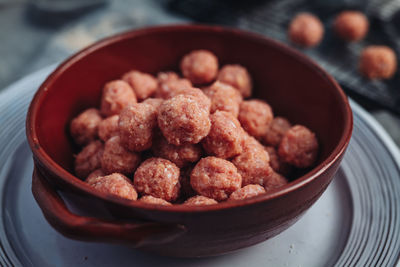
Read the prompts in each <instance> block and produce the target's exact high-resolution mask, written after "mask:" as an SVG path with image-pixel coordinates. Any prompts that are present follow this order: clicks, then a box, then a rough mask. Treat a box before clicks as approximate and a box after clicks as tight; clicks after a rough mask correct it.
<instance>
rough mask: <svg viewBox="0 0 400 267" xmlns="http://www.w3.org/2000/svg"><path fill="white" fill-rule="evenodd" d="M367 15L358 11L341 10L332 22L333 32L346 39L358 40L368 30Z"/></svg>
mask: <svg viewBox="0 0 400 267" xmlns="http://www.w3.org/2000/svg"><path fill="white" fill-rule="evenodd" d="M368 28H369V23H368V19H367V17H366V16H365V15H364V14H363V13H361V12H359V11H343V12H341V13H340V14H339V15H337V16H336V18H335V22H334V23H333V29H334V31H335V33H336V34H337V35H338V36H339V37H340V38H342V39H344V40H346V41H351V42H354V41H359V40H361V39H363V38H364V37H365V35H366V34H367V32H368Z"/></svg>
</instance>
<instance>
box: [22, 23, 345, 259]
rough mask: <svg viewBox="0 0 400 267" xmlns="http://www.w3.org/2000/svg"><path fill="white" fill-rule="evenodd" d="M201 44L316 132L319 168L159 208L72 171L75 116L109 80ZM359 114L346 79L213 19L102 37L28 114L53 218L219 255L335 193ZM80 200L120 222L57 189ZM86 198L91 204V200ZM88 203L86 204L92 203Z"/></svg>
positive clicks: (136, 242)
mask: <svg viewBox="0 0 400 267" xmlns="http://www.w3.org/2000/svg"><path fill="white" fill-rule="evenodd" d="M194 49H208V50H211V51H212V52H214V53H215V54H216V55H217V56H218V59H219V61H220V65H221V66H222V65H224V64H227V63H239V64H242V65H243V66H245V67H246V68H248V70H249V72H250V73H251V75H252V77H253V80H254V88H255V91H254V96H255V97H258V98H262V99H265V100H266V101H267V102H268V103H270V104H271V105H272V107H273V109H274V113H275V114H278V115H281V116H285V117H288V118H289V119H290V120H291V121H292V122H294V123H299V124H304V125H306V126H308V127H309V128H311V129H312V130H313V131H315V132H316V134H317V136H318V139H319V142H320V154H319V159H318V162H317V165H316V167H315V168H313V169H312V170H310V171H309V172H307V173H306V174H304V175H303V176H301V177H299V178H298V179H296V180H294V181H292V182H290V183H289V184H288V185H286V186H284V187H282V188H280V189H279V190H276V191H274V192H271V193H270V194H266V195H262V196H258V197H256V198H252V199H247V200H244V201H235V202H227V203H221V204H218V205H212V206H201V207H189V206H183V205H174V206H155V205H151V204H145V203H141V202H135V201H129V200H125V199H120V198H117V197H114V196H112V195H108V194H104V193H101V192H97V191H94V190H93V189H92V188H91V187H89V186H88V185H86V184H85V183H84V182H83V181H81V180H79V179H78V178H76V177H75V176H74V175H73V174H72V169H73V159H74V157H73V144H72V141H71V138H70V136H69V135H68V124H69V122H70V120H71V119H72V118H73V117H74V116H76V115H77V114H78V113H79V112H81V111H82V110H84V109H86V108H89V107H95V106H98V104H99V100H100V95H101V89H102V86H103V85H104V83H106V82H107V81H110V80H113V79H117V78H119V77H121V75H122V74H123V73H125V72H126V71H128V70H131V69H138V70H141V71H144V72H149V73H153V74H155V73H157V72H158V71H162V70H170V69H175V70H178V64H179V61H180V59H181V57H182V56H183V55H184V54H186V53H188V52H189V51H192V50H194ZM351 132H352V113H351V110H350V107H349V104H348V101H347V98H346V96H345V94H344V93H343V91H342V90H341V88H340V87H339V85H338V84H337V83H336V81H335V80H334V79H333V78H332V77H331V76H329V75H328V74H327V73H326V72H325V71H324V70H322V69H321V68H320V67H318V66H317V65H316V64H315V63H313V62H312V61H310V60H309V59H308V58H307V57H305V56H303V55H302V54H300V53H298V52H296V51H294V50H293V49H291V48H289V47H287V46H285V45H282V44H280V43H278V42H276V41H273V40H270V39H268V38H266V37H263V36H260V35H256V34H252V33H248V32H244V31H240V30H235V29H227V28H221V27H213V26H195V25H179V26H162V27H153V28H146V29H140V30H135V31H131V32H127V33H123V34H120V35H117V36H114V37H111V38H108V39H105V40H102V41H100V42H98V43H96V44H94V45H92V46H90V47H88V48H86V49H85V50H83V51H81V52H79V53H78V54H76V55H74V56H72V57H71V58H69V59H68V60H67V61H65V62H64V63H63V64H61V65H60V66H59V67H58V68H57V69H56V70H55V71H54V72H53V73H52V74H51V75H50V76H49V77H48V78H47V80H46V81H45V82H44V83H43V84H42V86H41V87H40V88H39V90H38V92H37V93H36V95H35V97H34V99H33V100H32V103H31V106H30V108H29V113H28V116H27V137H28V141H29V144H30V147H31V149H32V151H33V158H34V162H35V171H34V175H33V183H32V191H33V194H34V196H35V199H36V200H37V202H38V204H39V206H40V207H41V209H42V211H43V213H44V215H45V217H46V219H47V220H48V221H49V223H50V224H51V225H52V226H53V227H54V228H55V229H56V230H58V231H59V232H61V233H62V234H64V235H66V236H68V237H71V238H74V239H80V240H87V241H100V242H114V243H124V244H128V245H131V246H134V247H137V248H141V249H144V250H149V251H154V252H157V253H159V254H164V255H170V256H178V257H195V256H208V255H218V254H222V253H226V252H229V251H233V250H237V249H240V248H244V247H248V246H251V245H253V244H257V243H259V242H262V241H264V240H267V239H268V238H271V237H273V236H275V235H277V234H278V233H280V232H282V231H283V230H285V229H287V228H288V227H289V226H290V225H292V224H293V223H294V222H295V221H296V220H297V219H298V218H299V217H300V216H301V215H302V214H303V213H304V212H305V211H306V210H307V209H308V208H309V207H310V206H311V205H312V204H313V203H314V202H315V201H316V200H317V199H318V198H319V197H320V196H321V194H322V193H323V192H324V191H325V189H326V188H327V186H328V185H329V183H330V181H331V179H332V178H333V175H334V174H335V172H336V170H337V168H338V167H339V164H340V162H341V160H342V158H343V155H344V152H345V150H346V148H347V146H348V143H349V140H350V137H351ZM56 190H60V191H62V192H64V193H67V195H68V200H70V201H72V202H73V201H74V200H77V199H78V200H80V203H86V204H87V205H89V203H90V205H89V206H90V208H89V209H90V210H91V211H100V210H107V211H109V212H110V213H111V214H112V215H113V217H112V219H111V220H110V219H109V220H104V219H98V218H95V217H85V216H79V215H76V214H73V213H71V212H70V211H69V210H68V209H67V208H66V206H65V204H64V203H63V202H62V200H61V198H60V197H59V196H58V195H57V191H56ZM83 206H85V205H81V207H83ZM82 209H83V208H82Z"/></svg>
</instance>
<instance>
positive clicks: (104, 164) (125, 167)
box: [101, 136, 140, 175]
mask: <svg viewBox="0 0 400 267" xmlns="http://www.w3.org/2000/svg"><path fill="white" fill-rule="evenodd" d="M139 163H140V155H139V154H137V153H134V152H131V151H129V150H127V149H125V147H124V146H123V145H122V143H121V138H120V137H119V136H114V137H111V138H110V139H108V140H107V142H106V143H105V145H104V152H103V156H102V158H101V168H102V170H103V172H104V173H105V174H110V173H114V172H119V173H122V174H126V175H127V174H131V173H133V172H134V171H135V170H136V168H137V166H138V165H139Z"/></svg>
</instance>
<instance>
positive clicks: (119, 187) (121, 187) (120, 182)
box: [87, 173, 138, 200]
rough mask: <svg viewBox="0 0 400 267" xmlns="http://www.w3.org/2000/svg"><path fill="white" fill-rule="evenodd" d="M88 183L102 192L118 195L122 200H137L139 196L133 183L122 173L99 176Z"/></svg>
mask: <svg viewBox="0 0 400 267" xmlns="http://www.w3.org/2000/svg"><path fill="white" fill-rule="evenodd" d="M87 183H88V185H90V186H91V187H93V188H94V189H96V190H98V191H100V192H103V193H108V194H112V195H116V196H118V197H121V198H126V199H130V200H136V199H137V196H138V195H137V192H136V190H135V188H134V187H133V184H132V181H131V180H129V179H128V178H127V177H126V176H124V175H122V174H120V173H113V174H110V175H107V176H98V177H96V178H93V179H90V180H88V181H87Z"/></svg>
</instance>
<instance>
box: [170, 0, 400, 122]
mask: <svg viewBox="0 0 400 267" xmlns="http://www.w3.org/2000/svg"><path fill="white" fill-rule="evenodd" d="M169 8H170V10H173V11H175V12H177V13H180V14H183V15H186V16H188V17H190V18H192V19H194V20H195V21H199V22H205V23H215V24H222V25H229V26H235V27H239V28H242V29H246V30H251V31H255V32H258V33H261V34H264V35H266V36H269V37H272V38H274V39H276V40H279V41H282V42H284V43H288V44H289V45H291V46H293V45H292V44H290V43H289V41H288V39H287V35H286V33H287V27H288V24H289V22H290V20H291V19H292V18H293V16H294V15H295V14H297V13H298V12H311V13H313V14H315V15H317V16H318V17H319V18H320V19H321V20H322V22H323V23H324V26H325V35H324V39H323V41H322V43H321V44H320V45H319V46H318V47H316V48H311V49H301V48H298V49H299V50H301V51H302V52H304V53H305V54H307V55H309V56H310V57H311V58H313V59H314V60H315V61H317V62H318V63H319V64H320V65H321V66H322V67H323V68H324V69H326V70H327V71H328V72H329V73H330V74H331V75H333V76H334V77H335V78H336V79H337V80H338V81H339V83H340V84H341V85H342V87H343V88H344V89H345V91H346V92H347V93H348V94H349V95H350V96H352V97H354V98H356V99H359V98H361V100H363V101H365V102H366V103H368V104H370V105H372V107H374V106H375V107H381V108H382V107H383V108H385V109H389V110H391V111H394V112H395V113H397V114H400V88H398V87H400V75H399V74H396V75H395V76H394V77H393V78H392V79H390V80H387V81H368V80H366V79H365V78H363V77H362V76H361V75H360V74H359V71H358V58H359V55H360V53H361V51H362V49H363V48H364V47H366V46H368V45H372V44H378V45H388V46H390V47H392V48H393V49H394V50H395V52H396V53H397V55H399V48H400V38H399V37H400V35H399V32H400V12H397V11H398V10H399V8H400V1H393V0H391V1H387V0H386V1H385V0H375V1H362V0H353V1H349V0H313V1H305V0H271V1H260V0H251V1H243V0H242V1H237V0H234V1H228V0H219V1H214V0H172V1H170V2H169ZM344 9H357V10H361V11H363V12H365V13H366V15H367V16H368V18H369V20H370V31H369V33H368V35H367V37H366V38H365V39H364V40H362V41H361V42H358V43H350V44H349V43H345V42H343V41H341V40H339V39H338V38H337V37H336V36H335V35H334V33H333V31H332V22H333V19H334V17H335V15H336V14H338V13H339V12H340V11H342V10H344ZM396 25H398V26H397V27H398V28H399V31H398V29H396Z"/></svg>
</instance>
